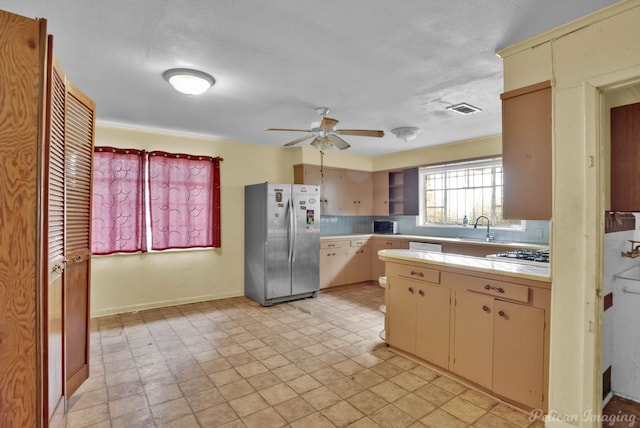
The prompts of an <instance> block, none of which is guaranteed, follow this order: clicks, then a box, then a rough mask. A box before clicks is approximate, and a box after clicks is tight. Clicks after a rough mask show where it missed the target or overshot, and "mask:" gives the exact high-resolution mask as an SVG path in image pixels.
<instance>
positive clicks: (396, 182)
mask: <svg viewBox="0 0 640 428" xmlns="http://www.w3.org/2000/svg"><path fill="white" fill-rule="evenodd" d="M418 180H419V174H418V168H409V169H404V170H401V171H389V214H388V215H418V214H419V213H418V199H419V198H418Z"/></svg>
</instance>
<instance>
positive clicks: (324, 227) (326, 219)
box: [320, 215, 549, 245]
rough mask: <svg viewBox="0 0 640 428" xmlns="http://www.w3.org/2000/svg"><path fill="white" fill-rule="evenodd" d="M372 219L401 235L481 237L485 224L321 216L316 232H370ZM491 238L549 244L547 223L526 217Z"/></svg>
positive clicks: (405, 217)
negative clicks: (522, 225)
mask: <svg viewBox="0 0 640 428" xmlns="http://www.w3.org/2000/svg"><path fill="white" fill-rule="evenodd" d="M374 220H396V221H398V228H399V232H400V234H402V235H423V236H441V237H447V238H472V239H473V238H477V239H482V238H484V236H485V235H486V225H484V226H483V227H482V228H481V227H480V226H479V225H478V228H477V229H474V228H473V226H467V227H462V226H459V227H455V226H448V227H425V226H417V225H416V217H415V216H394V217H375V216H324V215H323V216H321V217H320V235H322V236H333V235H348V234H358V233H373V221H374ZM491 230H492V232H493V233H494V234H495V239H496V240H498V241H513V242H524V243H532V244H543V245H544V244H548V243H549V222H548V221H537V220H536V221H534V220H528V221H527V223H526V230H511V229H494V228H491Z"/></svg>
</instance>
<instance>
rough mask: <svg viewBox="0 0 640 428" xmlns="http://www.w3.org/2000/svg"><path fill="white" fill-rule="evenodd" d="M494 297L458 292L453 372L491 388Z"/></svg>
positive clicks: (455, 311)
mask: <svg viewBox="0 0 640 428" xmlns="http://www.w3.org/2000/svg"><path fill="white" fill-rule="evenodd" d="M493 300H494V298H493V297H492V296H485V295H483V294H477V293H471V292H466V291H456V292H455V299H454V319H455V323H454V325H455V328H454V331H453V337H454V344H453V364H452V367H451V371H452V372H454V373H457V374H459V375H460V376H462V377H464V378H466V379H469V380H471V381H472V382H475V383H477V384H478V385H481V386H484V387H485V388H489V389H490V388H491V365H492V360H493Z"/></svg>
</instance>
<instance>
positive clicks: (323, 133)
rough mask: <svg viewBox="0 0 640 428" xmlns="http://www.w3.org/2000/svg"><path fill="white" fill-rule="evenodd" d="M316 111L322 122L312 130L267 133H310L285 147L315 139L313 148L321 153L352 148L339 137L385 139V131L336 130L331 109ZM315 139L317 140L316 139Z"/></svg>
mask: <svg viewBox="0 0 640 428" xmlns="http://www.w3.org/2000/svg"><path fill="white" fill-rule="evenodd" d="M316 111H317V112H318V114H319V115H320V116H322V120H321V121H319V122H313V123H312V124H311V127H310V128H311V129H290V128H267V129H265V131H294V132H309V133H311V135H306V136H304V137H301V138H296V139H295V140H293V141H290V142H288V143H286V144H285V145H284V146H285V147H290V146H294V145H296V144H298V143H301V142H303V141H306V140H309V139H310V138H313V140H312V141H311V146H313V147H315V148H316V149H319V150H320V151H322V150H324V149H327V148H330V147H332V146H335V147H337V148H338V149H340V150H344V149H348V148H349V147H351V145H349V143H347V142H346V141H344V140H343V139H342V138H341V137H339V135H359V136H362V137H384V131H374V130H367V129H335V126H336V125H337V124H338V120H337V119H332V118H330V117H327V113H329V109H328V108H326V107H318V108H316ZM314 137H315V138H314Z"/></svg>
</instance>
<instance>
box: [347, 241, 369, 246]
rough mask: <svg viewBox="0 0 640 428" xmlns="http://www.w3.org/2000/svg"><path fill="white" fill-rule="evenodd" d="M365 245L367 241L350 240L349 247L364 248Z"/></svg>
mask: <svg viewBox="0 0 640 428" xmlns="http://www.w3.org/2000/svg"><path fill="white" fill-rule="evenodd" d="M367 244H369V241H368V240H366V239H352V240H351V246H352V247H364V246H365V245H367Z"/></svg>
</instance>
